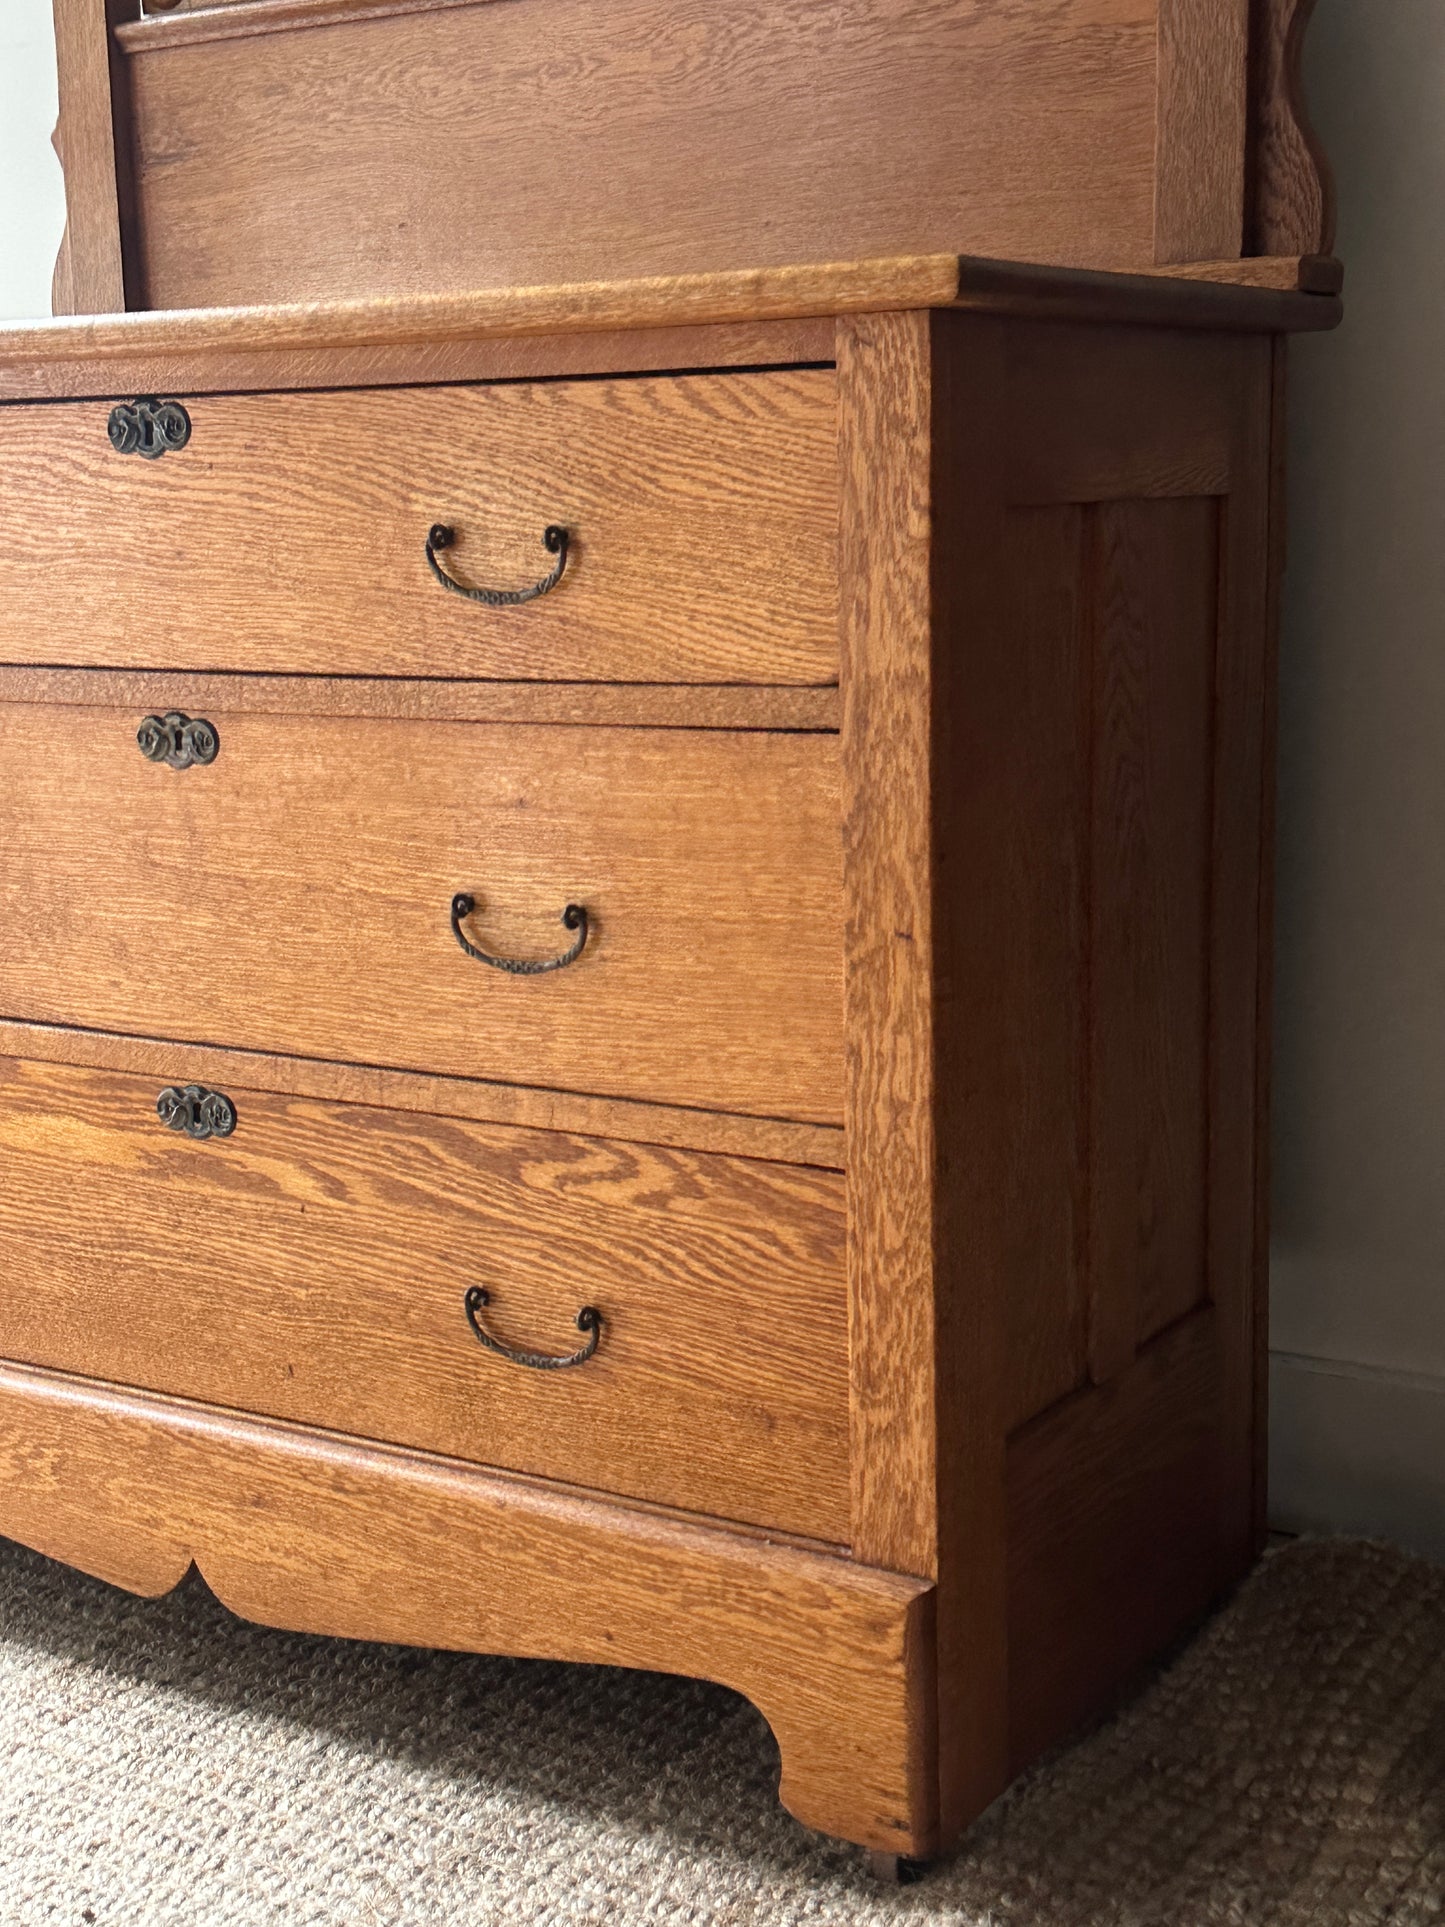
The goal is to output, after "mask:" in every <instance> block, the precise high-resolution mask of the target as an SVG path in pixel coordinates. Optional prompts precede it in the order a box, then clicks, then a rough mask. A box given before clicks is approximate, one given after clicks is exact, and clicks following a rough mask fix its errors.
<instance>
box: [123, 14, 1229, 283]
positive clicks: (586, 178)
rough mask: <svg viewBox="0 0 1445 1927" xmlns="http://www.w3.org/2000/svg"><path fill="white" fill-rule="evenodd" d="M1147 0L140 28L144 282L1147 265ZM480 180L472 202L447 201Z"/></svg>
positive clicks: (1153, 57)
mask: <svg viewBox="0 0 1445 1927" xmlns="http://www.w3.org/2000/svg"><path fill="white" fill-rule="evenodd" d="M1156 5H1157V0H1058V4H1055V5H1052V6H1050V7H1048V8H1046V9H1040V7H1039V6H1038V5H1037V4H1036V0H1001V3H1000V0H785V4H782V5H777V6H769V7H758V6H755V5H750V4H744V3H743V0H727V3H726V4H716V3H715V0H613V3H612V4H611V5H609V7H608V15H607V30H606V32H605V34H602V33H599V32H598V28H597V16H596V9H595V5H594V4H593V0H527V3H526V4H513V5H477V6H461V7H449V8H444V9H441V10H439V11H433V12H427V13H413V14H395V15H392V16H391V17H389V18H360V19H356V18H353V19H344V18H343V19H339V20H334V21H332V22H331V23H330V24H327V25H325V26H323V27H318V28H312V29H307V28H305V27H300V28H298V29H297V30H295V31H281V32H271V33H264V34H241V35H237V36H236V37H229V36H226V37H208V38H205V39H197V38H196V37H194V35H193V34H190V33H187V32H185V31H184V28H185V25H186V23H184V22H177V23H170V22H165V21H159V22H155V23H151V24H149V25H147V26H144V27H142V28H139V29H136V30H133V31H132V32H131V33H130V34H128V35H127V36H126V37H125V44H126V46H127V48H128V49H129V52H128V54H127V62H128V66H129V70H130V75H131V82H132V86H133V89H134V95H135V101H136V115H137V142H136V160H137V179H138V190H139V202H140V229H141V241H142V248H143V254H144V264H145V277H144V278H145V290H146V298H145V305H147V306H150V307H153V308H168V307H197V306H205V305H214V304H217V303H221V302H227V301H238V300H239V301H247V302H251V301H273V300H309V299H318V298H327V297H332V296H346V295H357V294H371V293H377V292H400V291H404V290H408V289H410V290H425V291H434V290H441V289H451V288H466V287H506V286H528V285H536V284H540V283H546V282H556V281H587V280H600V279H604V278H616V277H619V276H624V275H657V274H670V273H679V272H685V271H689V270H703V269H709V268H726V267H739V268H741V267H748V268H752V267H768V266H772V265H775V264H779V263H787V262H799V261H842V260H850V259H855V260H856V259H860V258H864V257H867V256H869V255H876V254H880V253H884V252H889V251H891V252H895V253H907V252H917V253H926V252H930V251H933V250H943V249H952V250H955V251H960V250H968V251H969V252H972V253H976V254H981V255H989V256H1011V257H1013V258H1015V259H1025V260H1034V261H1056V262H1063V263H1075V264H1084V263H1092V264H1096V265H1097V264H1105V265H1109V266H1116V267H1127V266H1145V265H1148V264H1149V263H1151V262H1152V261H1153V259H1154V232H1153V230H1154V123H1155V104H1156V91H1157V70H1158V58H1157V44H1156V43H1157V33H1156ZM243 11H244V10H243ZM173 25H174V26H176V27H179V28H181V29H182V31H179V32H176V33H175V34H174V35H168V33H167V28H168V27H171V26H173ZM221 27H222V32H223V34H224V29H225V21H224V18H223V20H222V22H221ZM559 48H563V49H570V50H572V57H568V58H559V56H558V49H559ZM479 100H481V101H485V103H486V111H485V112H483V113H479V112H478V111H477V103H478V101H479ZM473 203H476V204H477V205H484V206H485V210H486V211H485V218H478V219H466V218H458V215H457V212H456V210H457V209H458V208H462V207H467V206H469V205H471V204H473ZM1229 251H1230V250H1227V249H1226V250H1220V249H1213V250H1211V253H1212V254H1218V253H1220V252H1229ZM1234 251H1236V252H1237V249H1236V250H1234Z"/></svg>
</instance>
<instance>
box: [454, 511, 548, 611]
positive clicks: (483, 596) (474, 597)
mask: <svg viewBox="0 0 1445 1927" xmlns="http://www.w3.org/2000/svg"><path fill="white" fill-rule="evenodd" d="M456 539H457V532H456V530H455V529H453V528H451V527H449V526H448V524H447V523H445V522H433V523H432V525H431V528H430V529H429V530H428V532H427V538H426V565H427V567H428V568H429V569H430V570H431V572H432V574H433V575H434V576H435V577H436V579H437V581H438V582H440V583H441V585H442V587H443V588H444V589H450V590H451V592H452V594H453V595H459V596H465V597H466V599H467V601H468V602H480V603H481V604H482V606H483V607H484V608H486V609H515V608H517V607H518V606H519V605H520V604H521V603H523V602H535V601H536V600H537V598H538V597H539V596H544V595H547V594H549V593H550V591H551V590H553V589H555V588H556V586H557V584H558V583H559V582H560V581H561V580H562V571H563V570H564V569H565V568H566V567H567V550H568V547H569V546H570V543H571V540H572V538H571V536H570V535H569V534H568V532H567V530H566V529H564V528H563V527H562V526H561V524H560V523H557V522H549V523H548V524H547V527H546V528H545V529H544V530H543V531H542V547H543V548H544V549H545V550H546V551H547V553H548V555H555V556H556V558H557V560H556V562H555V563H554V564H553V566H552V569H551V571H550V573H548V574H547V575H544V576H543V577H542V579H541V581H540V582H533V583H531V584H530V585H529V586H528V587H527V588H525V589H469V588H468V587H467V585H466V583H464V582H458V581H457V579H456V577H455V576H454V575H448V574H447V572H446V570H445V569H444V568H443V567H442V565H441V563H440V562H438V561H437V557H438V555H440V554H441V552H442V550H443V549H449V548H451V547H452V546H453V544H454V543H455V541H456Z"/></svg>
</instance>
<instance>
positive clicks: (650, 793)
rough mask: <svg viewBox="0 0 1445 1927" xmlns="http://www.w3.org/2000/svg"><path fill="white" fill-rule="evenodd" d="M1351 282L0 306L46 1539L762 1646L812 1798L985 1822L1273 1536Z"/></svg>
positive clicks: (840, 285)
mask: <svg viewBox="0 0 1445 1927" xmlns="http://www.w3.org/2000/svg"><path fill="white" fill-rule="evenodd" d="M1336 312H1337V304H1336V303H1335V302H1334V300H1333V299H1331V298H1329V297H1326V296H1312V295H1304V294H1283V293H1271V292H1267V291H1263V290H1253V289H1245V288H1233V289H1230V288H1221V287H1212V286H1207V285H1202V284H1201V285H1194V286H1191V285H1188V284H1183V283H1171V282H1168V281H1163V280H1157V279H1155V280H1151V279H1149V278H1145V277H1140V278H1137V279H1134V278H1129V277H1107V276H1089V275H1079V274H1072V273H1069V272H1064V271H1057V272H1049V273H1040V272H1035V271H1030V270H1027V269H1001V268H998V267H990V266H987V265H984V264H971V263H967V262H960V261H959V260H958V259H957V258H956V257H938V258H931V259H928V260H921V261H920V260H914V261H905V262H893V263H889V262H882V263H871V264H863V265H861V266H855V267H853V268H849V269H838V270H814V271H809V272H808V273H806V274H799V273H792V272H789V271H778V272H776V273H765V274H753V275H736V276H731V275H714V276H708V277H698V278H696V279H695V280H693V281H691V282H687V283H648V284H642V285H638V286H636V287H631V288H629V287H625V286H619V287H616V288H612V289H600V290H592V291H590V293H589V297H588V299H587V300H586V301H585V302H583V301H581V300H579V298H578V293H577V291H576V290H572V291H563V292H561V293H559V294H555V295H553V294H548V293H547V292H546V291H538V292H536V293H535V294H533V295H530V296H520V295H518V294H517V293H516V292H515V291H514V292H513V293H512V294H511V295H509V296H508V298H507V299H506V300H505V301H497V302H489V301H488V300H487V299H486V298H485V297H477V298H471V299H469V298H463V297H457V298H455V299H442V300H431V301H421V300H417V301H410V302H393V303H389V304H379V305H377V306H375V307H368V306H366V305H364V304H358V305H355V306H351V307H347V306H337V307H332V308H326V309H317V310H311V311H303V310H285V309H281V310H274V311H270V312H262V311H256V312H249V313H248V312H242V311H238V312H235V313H222V314H206V313H197V314H194V315H190V316H170V317H167V316H133V317H116V318H113V319H108V320H101V321H95V322H78V323H73V324H69V325H65V326H59V325H57V326H46V327H39V328H34V329H22V330H15V331H12V332H10V333H8V334H6V335H4V336H3V337H0V524H3V530H4V535H3V550H0V637H3V649H0V656H3V667H0V773H3V779H4V814H5V822H4V850H5V855H4V864H3V871H0V900H3V918H0V930H3V937H0V1160H3V1169H4V1184H3V1190H0V1279H3V1284H0V1356H3V1358H4V1359H5V1360H6V1361H8V1362H6V1363H4V1364H3V1365H0V1531H3V1532H5V1533H6V1534H8V1535H11V1536H13V1537H15V1538H18V1539H20V1540H23V1541H24V1542H26V1543H28V1544H30V1545H32V1546H35V1547H38V1548H40V1549H41V1550H43V1551H45V1552H48V1553H51V1554H53V1555H55V1556H57V1557H59V1558H63V1559H66V1560H69V1561H72V1562H73V1563H75V1564H77V1565H79V1566H82V1567H84V1568H86V1569H87V1570H89V1571H91V1572H94V1573H98V1574H100V1575H102V1576H104V1577H106V1578H108V1579H110V1580H113V1581H115V1582H116V1583H118V1584H121V1585H126V1586H130V1587H133V1588H135V1589H136V1590H139V1591H141V1592H149V1593H158V1592H161V1591H163V1590H165V1589H167V1588H169V1587H171V1586H172V1585H174V1584H175V1583H176V1582H177V1580H178V1579H179V1578H180V1577H181V1576H182V1574H183V1573H184V1572H185V1571H186V1570H187V1569H188V1567H190V1566H191V1565H192V1564H195V1565H196V1566H198V1567H199V1570H200V1571H201V1573H202V1574H203V1576H204V1577H205V1579H206V1580H207V1581H208V1583H209V1584H210V1585H211V1586H212V1587H213V1588H214V1589H215V1590H216V1592H217V1593H218V1594H219V1595H220V1597H221V1598H222V1599H223V1600H225V1601H226V1602H227V1603H228V1604H229V1605H230V1606H232V1607H233V1608H234V1609H235V1610H236V1611H237V1612H239V1613H242V1614H245V1615H247V1616H250V1617H254V1618H256V1619H259V1620H263V1621H266V1622H268V1623H272V1624H276V1625H281V1626H288V1627H298V1628H306V1629H310V1630H314V1631H319V1632H329V1633H335V1634H340V1635H345V1636H350V1637H360V1638H371V1639H387V1640H404V1641H414V1642H421V1643H427V1644H433V1645H443V1646H454V1647H460V1648H475V1649H478V1650H488V1651H497V1652H506V1653H526V1654H536V1655H548V1656H554V1657H560V1658H567V1659H574V1660H583V1661H601V1662H610V1663H616V1664H623V1665H630V1666H642V1667H654V1668H659V1669H663V1670H670V1671H679V1672H686V1673H695V1674H698V1675H701V1676H706V1677H709V1678H713V1679H718V1680H721V1681H724V1682H726V1683H727V1684H729V1685H732V1686H734V1687H736V1688H738V1689H739V1690H740V1691H742V1692H743V1693H745V1694H747V1695H749V1696H750V1697H751V1698H752V1699H754V1700H755V1701H756V1703H757V1704H758V1705H759V1706H760V1707H761V1708H762V1710H763V1712H764V1713H765V1714H766V1716H767V1718H768V1719H769V1721H770V1722H771V1724H772V1727H773V1730H774V1732H775V1734H776V1736H777V1739H778V1742H779V1746H780V1749H781V1754H782V1797H783V1798H784V1800H785V1801H786V1802H787V1803H788V1805H789V1806H790V1807H791V1808H792V1810H793V1811H794V1812H795V1813H797V1814H798V1816H799V1817H800V1818H801V1819H803V1820H804V1821H806V1822H807V1823H808V1824H810V1825H812V1826H815V1827H819V1828H822V1829H824V1830H827V1831H830V1832H833V1833H836V1834H839V1835H842V1836H845V1837H847V1838H850V1839H852V1840H855V1841H857V1842H859V1843H861V1844H864V1845H866V1846H868V1847H870V1848H872V1849H874V1850H875V1851H877V1852H879V1853H883V1854H905V1855H919V1854H929V1853H932V1852H935V1851H937V1850H939V1849H940V1848H942V1847H944V1846H946V1845H947V1844H948V1843H949V1842H951V1841H952V1840H953V1839H954V1838H955V1837H956V1836H957V1834H958V1832H959V1831H960V1829H961V1828H962V1826H963V1825H964V1824H966V1822H967V1821H968V1819H969V1818H970V1817H971V1816H972V1815H973V1814H975V1813H976V1812H978V1811H979V1810H980V1809H981V1807H982V1806H983V1805H985V1804H986V1803H987V1802H988V1800H989V1799H991V1798H992V1797H993V1795H994V1794H995V1793H997V1792H998V1790H999V1789H1000V1788H1001V1787H1002V1786H1003V1785H1004V1784H1005V1782H1006V1781H1007V1779H1008V1777H1009V1775H1010V1773H1011V1772H1013V1771H1014V1770H1016V1769H1017V1768H1018V1767H1019V1766H1021V1765H1022V1764H1024V1763H1025V1762H1026V1761H1027V1760H1029V1759H1030V1758H1032V1757H1033V1756H1034V1755H1035V1754H1036V1753H1037V1752H1038V1751H1039V1750H1040V1749H1041V1748H1042V1747H1043V1746H1045V1745H1047V1744H1048V1743H1049V1742H1050V1741H1052V1740H1054V1739H1055V1738H1057V1737H1059V1736H1060V1735H1061V1734H1062V1733H1063V1732H1065V1731H1066V1730H1067V1729H1068V1728H1069V1726H1070V1725H1071V1724H1073V1723H1074V1722H1075V1721H1077V1720H1078V1719H1080V1718H1081V1717H1083V1716H1084V1715H1086V1714H1088V1713H1089V1712H1091V1711H1092V1710H1094V1709H1096V1708H1097V1707H1098V1706H1099V1705H1101V1704H1102V1703H1103V1702H1104V1701H1105V1700H1106V1699H1107V1697H1108V1695H1109V1694H1110V1693H1111V1692H1112V1691H1113V1690H1115V1689H1116V1687H1117V1685H1118V1683H1119V1682H1120V1680H1122V1679H1123V1678H1124V1677H1126V1676H1127V1674H1128V1672H1129V1671H1130V1669H1131V1668H1133V1667H1135V1666H1136V1665H1138V1664H1139V1663H1140V1662H1141V1661H1143V1660H1144V1659H1146V1658H1147V1657H1148V1656H1149V1655H1150V1654H1151V1653H1152V1652H1153V1651H1155V1650H1156V1649H1157V1648H1158V1647H1159V1646H1160V1645H1161V1644H1162V1643H1163V1642H1165V1641H1167V1640H1168V1639H1169V1638H1171V1637H1173V1636H1174V1635H1175V1634H1176V1633H1177V1631H1178V1630H1179V1628H1180V1627H1181V1626H1182V1625H1184V1624H1185V1623H1187V1622H1188V1620H1189V1619H1190V1618H1191V1617H1192V1616H1193V1615H1195V1614H1197V1613H1198V1612H1199V1611H1201V1610H1202V1609H1203V1608H1204V1606H1205V1605H1206V1604H1207V1603H1208V1602H1209V1601H1210V1599H1211V1598H1213V1597H1214V1596H1216V1595H1217V1594H1218V1593H1219V1591H1220V1590H1221V1589H1222V1588H1224V1587H1226V1586H1227V1585H1228V1584H1229V1583H1230V1582H1231V1581H1232V1580H1233V1579H1234V1578H1235V1577H1236V1576H1237V1575H1238V1574H1239V1573H1240V1572H1241V1571H1242V1570H1243V1569H1244V1567H1245V1566H1246V1565H1247V1563H1248V1561H1249V1559H1250V1558H1251V1556H1252V1554H1253V1551H1254V1549H1255V1548H1256V1546H1257V1544H1258V1541H1259V1537H1260V1529H1261V1514H1260V1511H1259V1503H1258V1498H1259V1470H1258V1457H1257V1455H1258V1448H1259V1443H1260V1420H1259V1367H1260V1345H1259V1333H1260V1329H1261V1328H1260V1325H1259V1316H1260V1304H1259V1294H1258V1292H1257V1289H1256V1280H1257V1274H1258V1265H1259V1253H1260V1248H1261V1230H1262V1225H1263V1221H1264V1220H1263V1204H1262V1179H1261V1173H1262V1168H1263V1135H1262V1129H1261V1123H1262V1117H1263V1098H1264V1090H1265V1077H1266V1051H1265V1048H1264V1044H1263V1037H1264V1025H1263V1018H1262V1013H1263V1011H1264V1010H1265V1008H1266V1004H1267V997H1266V992H1267V985H1266V982H1265V973H1264V972H1263V970H1262V961H1261V960H1262V958H1263V957H1264V956H1265V954H1266V946H1265V944H1264V935H1265V932H1266V930H1267V924H1268V844H1269V820H1268V819H1269V810H1268V789H1269V769H1270V705H1271V698H1270V688H1271V674H1272V671H1271V608H1272V600H1271V599H1272V592H1273V580H1274V573H1275V569H1276V567H1277V562H1278V530H1277V526H1276V523H1277V518H1276V515H1275V511H1274V507H1273V503H1274V500H1275V495H1274V490H1273V485H1272V474H1273V462H1274V456H1275V451H1276V447H1277V439H1278V434H1277V422H1276V419H1275V416H1276V410H1275V405H1274V397H1275V393H1276V361H1277V355H1278V343H1277V337H1278V336H1279V335H1280V334H1282V333H1283V332H1285V331H1286V330H1289V329H1292V328H1304V327H1319V326H1327V325H1329V324H1330V323H1331V322H1332V321H1333V320H1334V318H1335V315H1336ZM439 531H440V533H439ZM544 532H545V540H544ZM459 590H460V591H462V592H461V593H459V592H458V591H459ZM477 590H482V591H489V592H490V593H487V594H483V595H481V596H480V597H479V596H478V595H476V594H473V593H467V592H468V591H477Z"/></svg>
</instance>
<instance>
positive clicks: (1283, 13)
mask: <svg viewBox="0 0 1445 1927" xmlns="http://www.w3.org/2000/svg"><path fill="white" fill-rule="evenodd" d="M1314 9H1315V0H1256V4H1255V7H1254V12H1253V34H1252V39H1251V46H1250V80H1251V88H1250V93H1251V117H1252V120H1253V138H1252V141H1251V147H1250V162H1251V165H1250V180H1249V208H1248V225H1247V228H1246V234H1247V245H1248V246H1249V248H1250V250H1251V252H1253V253H1257V254H1272V253H1285V254H1293V253H1296V252H1297V253H1300V254H1325V255H1327V254H1329V253H1330V251H1331V249H1332V248H1333V247H1334V244H1335V184H1334V176H1333V174H1332V173H1331V171H1330V164H1329V158H1328V156H1327V155H1326V153H1325V151H1324V147H1323V145H1322V143H1321V141H1320V139H1319V136H1318V135H1317V134H1316V132H1315V130H1314V127H1313V126H1312V124H1311V122H1310V118H1309V112H1308V109H1307V108H1306V106H1305V99H1304V81H1303V76H1302V71H1301V70H1302V64H1303V58H1304V41H1305V33H1306V31H1307V29H1308V27H1309V23H1310V16H1311V15H1312V14H1313V12H1314Z"/></svg>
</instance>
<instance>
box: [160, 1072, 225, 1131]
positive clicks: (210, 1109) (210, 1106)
mask: <svg viewBox="0 0 1445 1927" xmlns="http://www.w3.org/2000/svg"><path fill="white" fill-rule="evenodd" d="M156 1116H157V1117H158V1118H159V1119H160V1121H161V1123H162V1124H165V1125H167V1126H169V1128H170V1129H171V1130H173V1131H183V1132H184V1133H185V1135H186V1136H187V1137H193V1138H196V1139H198V1140H199V1139H202V1138H208V1137H229V1136H230V1135H231V1133H232V1131H234V1130H235V1128H236V1107H235V1105H234V1104H233V1103H232V1102H231V1100H230V1098H229V1097H222V1095H221V1093H220V1092H219V1091H208V1090H206V1089H205V1088H204V1087H203V1086H202V1085H200V1084H187V1085H186V1087H185V1089H184V1090H181V1089H178V1088H177V1086H176V1085H174V1084H172V1085H171V1087H170V1088H169V1090H164V1091H162V1092H161V1094H160V1096H159V1097H158V1098H157V1099H156Z"/></svg>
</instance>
